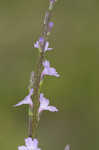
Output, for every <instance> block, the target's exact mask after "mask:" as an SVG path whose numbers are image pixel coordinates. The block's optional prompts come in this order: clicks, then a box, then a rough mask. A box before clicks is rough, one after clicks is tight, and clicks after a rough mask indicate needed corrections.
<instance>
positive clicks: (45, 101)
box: [39, 93, 58, 113]
mask: <svg viewBox="0 0 99 150" xmlns="http://www.w3.org/2000/svg"><path fill="white" fill-rule="evenodd" d="M43 110H49V111H51V112H55V111H58V109H57V108H56V107H54V106H49V100H48V99H46V98H45V97H44V94H43V93H41V94H40V107H39V113H40V112H42V111H43Z"/></svg>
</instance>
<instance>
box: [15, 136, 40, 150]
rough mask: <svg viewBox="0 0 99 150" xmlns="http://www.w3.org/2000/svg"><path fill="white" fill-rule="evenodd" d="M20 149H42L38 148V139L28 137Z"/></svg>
mask: <svg viewBox="0 0 99 150" xmlns="http://www.w3.org/2000/svg"><path fill="white" fill-rule="evenodd" d="M18 150H41V149H40V148H38V140H37V139H33V140H32V138H31V137H28V138H27V139H25V146H19V147H18Z"/></svg>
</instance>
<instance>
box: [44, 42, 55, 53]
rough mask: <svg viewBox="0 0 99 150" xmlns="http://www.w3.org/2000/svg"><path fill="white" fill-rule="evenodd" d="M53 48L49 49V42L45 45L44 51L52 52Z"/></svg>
mask: <svg viewBox="0 0 99 150" xmlns="http://www.w3.org/2000/svg"><path fill="white" fill-rule="evenodd" d="M52 49H53V48H49V42H48V41H47V42H46V44H45V49H44V51H45V52H46V51H51V50H52Z"/></svg>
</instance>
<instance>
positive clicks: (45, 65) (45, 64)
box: [43, 60, 50, 68]
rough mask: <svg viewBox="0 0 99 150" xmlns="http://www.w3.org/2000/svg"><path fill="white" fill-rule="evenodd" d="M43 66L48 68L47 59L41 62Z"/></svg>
mask: <svg viewBox="0 0 99 150" xmlns="http://www.w3.org/2000/svg"><path fill="white" fill-rule="evenodd" d="M43 66H44V67H45V68H50V62H49V61H48V60H45V61H44V62H43Z"/></svg>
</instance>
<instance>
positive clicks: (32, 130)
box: [28, 0, 54, 138]
mask: <svg viewBox="0 0 99 150" xmlns="http://www.w3.org/2000/svg"><path fill="white" fill-rule="evenodd" d="M53 6H54V2H53V3H52V2H51V0H50V6H49V9H48V11H47V12H46V14H45V19H44V24H43V32H42V33H41V36H42V38H43V39H44V43H43V45H42V47H41V50H40V53H39V57H38V62H37V66H36V71H35V74H34V84H33V88H34V93H33V96H32V100H33V109H32V110H31V112H33V114H32V115H29V133H28V135H29V136H30V137H32V138H35V137H37V128H38V124H39V116H38V109H39V105H40V104H39V92H40V79H41V73H42V67H43V65H42V63H43V61H44V57H45V53H44V49H45V44H46V40H47V37H48V24H49V21H50V19H51V14H52V9H53ZM31 116H32V118H31Z"/></svg>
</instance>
